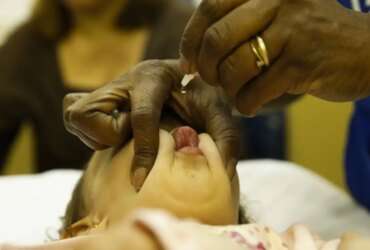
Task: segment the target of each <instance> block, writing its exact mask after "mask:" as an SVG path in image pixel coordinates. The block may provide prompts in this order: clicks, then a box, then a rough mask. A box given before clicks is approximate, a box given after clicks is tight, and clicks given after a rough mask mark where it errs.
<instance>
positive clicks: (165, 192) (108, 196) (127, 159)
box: [82, 127, 239, 225]
mask: <svg viewBox="0 0 370 250" xmlns="http://www.w3.org/2000/svg"><path fill="white" fill-rule="evenodd" d="M159 138H160V142H159V150H158V155H157V159H156V161H155V164H154V166H153V168H152V170H151V172H150V173H149V175H148V176H147V178H146V180H145V182H144V184H143V186H142V188H141V189H140V190H139V191H137V190H135V188H134V187H133V185H132V181H131V176H132V171H131V163H132V159H133V155H134V149H133V141H131V142H130V143H128V144H127V145H126V146H125V147H123V148H122V149H121V150H119V151H118V152H116V153H114V151H113V150H106V151H101V152H97V153H96V154H95V155H94V157H93V158H92V160H91V162H90V164H89V166H88V169H87V172H86V178H85V182H84V185H83V189H82V192H83V197H84V198H85V202H86V205H87V207H88V208H89V211H90V214H91V215H92V216H94V217H99V218H101V219H103V218H107V220H108V222H109V223H114V222H116V221H119V220H121V219H122V217H125V216H126V215H127V214H128V213H129V212H130V211H132V210H134V209H137V208H161V209H165V210H167V211H169V212H171V213H173V214H174V215H177V216H179V217H191V218H195V219H197V220H199V221H201V222H203V223H206V224H213V225H224V224H235V223H237V220H238V206H239V186H238V178H237V175H236V176H235V177H234V178H233V179H232V180H230V178H229V177H228V175H227V173H226V170H225V166H224V164H223V162H222V160H221V157H220V154H219V151H218V149H217V147H216V144H215V143H214V141H213V140H212V138H211V137H210V136H209V135H208V134H200V135H198V134H197V132H195V131H194V130H193V129H191V128H189V127H179V128H177V129H175V130H174V131H172V132H171V133H170V132H167V131H165V130H161V131H160V136H159Z"/></svg>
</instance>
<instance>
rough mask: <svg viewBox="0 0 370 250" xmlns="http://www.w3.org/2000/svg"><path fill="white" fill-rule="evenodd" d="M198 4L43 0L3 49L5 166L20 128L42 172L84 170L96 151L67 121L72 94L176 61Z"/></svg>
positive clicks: (0, 132) (0, 85) (0, 133)
mask: <svg viewBox="0 0 370 250" xmlns="http://www.w3.org/2000/svg"><path fill="white" fill-rule="evenodd" d="M191 12H192V7H191V5H190V3H186V1H180V0H179V1H169V0H109V1H101V0H62V1H58V0H39V1H38V2H36V6H35V9H34V12H33V14H32V16H31V18H30V19H29V20H28V21H27V22H26V23H25V24H23V25H22V26H21V27H19V28H18V29H17V30H15V32H14V33H13V34H12V35H11V36H10V37H9V38H8V40H7V41H6V43H5V44H4V46H2V47H1V48H0V164H1V165H0V170H1V167H3V166H4V163H5V161H6V158H7V155H8V153H9V149H10V148H11V145H12V143H13V142H14V140H15V138H16V136H17V134H18V132H19V130H20V127H21V125H22V124H23V122H25V121H30V122H31V124H32V126H33V130H34V134H35V138H36V161H37V162H36V166H37V169H36V170H37V171H38V172H40V171H45V170H49V169H52V168H81V167H82V166H83V164H84V163H85V162H86V160H87V159H88V158H89V156H90V155H91V151H90V150H88V149H87V148H86V147H85V146H84V145H83V144H82V143H81V142H80V141H79V140H78V139H76V138H75V137H74V136H71V135H70V134H68V133H67V132H66V130H65V129H64V126H63V117H62V100H63V97H64V96H65V95H66V94H67V93H71V92H77V91H78V92H81V91H83V92H88V91H91V90H94V89H96V88H97V87H100V86H102V85H103V84H104V83H107V82H110V81H111V80H112V79H114V78H116V77H117V76H119V75H121V74H122V73H124V72H125V71H127V70H128V69H129V68H130V67H132V66H133V65H135V64H136V63H138V62H139V61H141V60H145V59H150V58H158V59H162V58H174V57H177V56H178V44H179V41H180V37H181V34H182V31H183V29H184V26H185V24H186V21H187V20H188V18H189V16H190V15H191Z"/></svg>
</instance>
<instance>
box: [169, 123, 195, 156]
mask: <svg viewBox="0 0 370 250" xmlns="http://www.w3.org/2000/svg"><path fill="white" fill-rule="evenodd" d="M172 135H173V138H174V139H175V144H176V148H175V149H176V151H180V152H183V153H189V154H201V153H202V152H201V151H200V149H199V148H198V145H199V137H198V133H197V132H196V131H195V130H194V129H192V128H191V127H188V126H183V127H179V128H177V129H176V130H175V131H174V132H173V133H172Z"/></svg>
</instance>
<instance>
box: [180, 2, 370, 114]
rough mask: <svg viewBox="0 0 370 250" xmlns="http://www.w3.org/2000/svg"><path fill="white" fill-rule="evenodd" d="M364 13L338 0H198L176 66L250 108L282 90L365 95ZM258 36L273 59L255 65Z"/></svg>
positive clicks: (343, 97) (368, 29) (338, 97)
mask: <svg viewBox="0 0 370 250" xmlns="http://www.w3.org/2000/svg"><path fill="white" fill-rule="evenodd" d="M368 19H369V17H368V16H367V15H365V14H362V13H357V12H354V11H351V10H348V9H345V8H344V7H342V6H340V4H339V3H337V1H336V0H325V1H322V0H269V1H266V0H203V2H202V3H201V4H200V6H199V8H198V9H197V10H196V11H195V13H194V14H193V16H192V18H191V20H190V21H189V23H188V25H187V28H186V29H185V32H184V35H183V40H182V43H181V50H180V51H181V55H182V67H183V68H184V69H185V71H187V72H194V71H198V72H199V74H200V75H201V77H202V78H203V79H204V80H205V81H206V82H207V83H210V84H214V85H216V84H219V85H221V86H222V87H223V88H224V89H225V91H226V92H227V93H228V95H230V96H231V97H232V98H233V99H234V100H235V105H236V107H237V109H238V110H239V111H240V112H242V113H244V114H249V115H251V114H254V113H255V112H256V111H257V110H258V109H259V108H260V107H262V106H263V105H265V104H266V103H268V102H270V101H271V100H273V99H275V98H277V97H280V96H281V95H283V94H294V95H296V94H311V95H314V96H316V97H319V98H323V99H326V100H329V101H350V100H355V99H358V98H363V97H366V96H368V95H370V70H369V68H370V59H369V58H370V50H369V49H368V48H367V46H368V41H370V25H369V20H368ZM257 35H259V36H260V37H262V39H263V40H264V42H265V45H266V47H267V52H268V55H269V59H270V62H271V65H270V66H269V67H266V68H263V69H261V68H259V67H257V64H256V56H255V55H254V54H253V51H252V49H251V44H250V42H251V41H252V40H254V39H255V37H256V36H257Z"/></svg>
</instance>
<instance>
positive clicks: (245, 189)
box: [0, 161, 370, 243]
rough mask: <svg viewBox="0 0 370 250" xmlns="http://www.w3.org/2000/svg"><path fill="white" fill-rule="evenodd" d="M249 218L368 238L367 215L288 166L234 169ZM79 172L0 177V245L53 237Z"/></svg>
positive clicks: (304, 172) (252, 165)
mask: <svg viewBox="0 0 370 250" xmlns="http://www.w3.org/2000/svg"><path fill="white" fill-rule="evenodd" d="M238 171H239V174H240V179H241V190H242V196H243V199H244V201H243V202H244V203H245V204H246V206H247V208H248V213H249V215H250V216H251V217H252V218H254V219H255V220H256V221H257V222H260V223H263V224H266V225H270V226H271V227H273V228H275V229H276V230H279V231H281V230H283V229H285V228H287V227H288V226H289V225H291V224H294V223H304V224H308V225H309V226H310V227H311V228H312V229H313V230H314V231H316V232H318V233H319V234H320V235H322V236H323V237H334V236H338V235H340V233H341V232H344V231H357V232H362V233H366V234H369V235H370V216H369V214H368V213H367V212H366V211H365V210H363V209H362V208H360V207H358V206H357V205H355V204H354V203H353V202H352V201H351V199H350V198H349V197H348V196H347V195H346V194H345V193H344V192H342V191H340V190H339V189H337V188H336V187H334V186H333V185H331V184H330V183H328V182H327V181H326V180H324V179H322V178H320V177H318V176H316V175H314V174H312V173H310V172H308V171H307V170H304V169H303V168H301V167H299V166H296V165H294V164H291V163H288V162H279V161H248V162H242V163H241V164H239V166H238ZM79 176H80V172H79V171H70V170H58V171H51V172H47V173H44V174H40V175H29V176H16V177H0V242H17V243H40V242H43V241H45V240H47V239H48V235H49V237H51V238H53V237H56V233H57V229H58V227H59V226H60V217H61V216H62V215H63V212H64V209H65V206H66V203H67V201H68V199H69V197H70V194H71V192H72V190H73V187H74V185H75V183H76V181H77V180H78V178H79Z"/></svg>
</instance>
